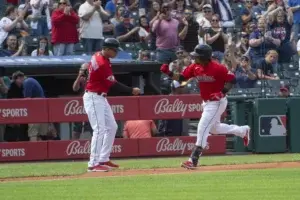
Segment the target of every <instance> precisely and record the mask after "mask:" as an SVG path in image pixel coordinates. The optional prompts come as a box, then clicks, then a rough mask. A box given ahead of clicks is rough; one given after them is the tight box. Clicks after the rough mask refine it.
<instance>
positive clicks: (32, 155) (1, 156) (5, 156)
mask: <svg viewBox="0 0 300 200" xmlns="http://www.w3.org/2000/svg"><path fill="white" fill-rule="evenodd" d="M47 146H48V142H0V161H5V162H7V161H32V160H46V159H47V158H48V155H47V153H48V149H47Z"/></svg>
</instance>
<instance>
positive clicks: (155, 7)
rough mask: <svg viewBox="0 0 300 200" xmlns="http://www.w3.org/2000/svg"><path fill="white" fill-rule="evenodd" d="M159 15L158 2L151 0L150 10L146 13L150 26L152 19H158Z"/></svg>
mask: <svg viewBox="0 0 300 200" xmlns="http://www.w3.org/2000/svg"><path fill="white" fill-rule="evenodd" d="M159 15H160V4H159V2H158V1H155V0H154V1H152V6H151V9H150V12H149V13H148V18H149V19H150V20H151V21H150V22H149V24H150V26H152V25H153V23H154V21H155V20H157V19H159Z"/></svg>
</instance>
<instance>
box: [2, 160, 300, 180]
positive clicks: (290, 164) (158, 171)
mask: <svg viewBox="0 0 300 200" xmlns="http://www.w3.org/2000/svg"><path fill="white" fill-rule="evenodd" d="M273 168H300V162H277V163H256V164H243V165H240V164H239V165H216V166H201V167H199V168H197V169H195V170H186V169H183V168H157V169H138V170H136V169H132V170H122V169H119V170H113V171H109V172H89V173H85V174H81V175H76V176H47V177H22V178H4V179H0V182H10V181H39V180H66V179H81V178H103V177H124V176H137V175H159V174H184V173H202V172H217V171H233V170H251V169H273Z"/></svg>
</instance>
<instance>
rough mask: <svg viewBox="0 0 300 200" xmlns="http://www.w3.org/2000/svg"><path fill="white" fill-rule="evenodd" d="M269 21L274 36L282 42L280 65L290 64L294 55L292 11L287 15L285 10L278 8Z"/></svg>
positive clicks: (279, 49)
mask: <svg viewBox="0 0 300 200" xmlns="http://www.w3.org/2000/svg"><path fill="white" fill-rule="evenodd" d="M268 20H269V26H270V29H271V31H272V35H273V36H274V38H276V39H279V40H280V46H279V47H278V53H279V57H278V63H289V62H290V61H291V57H292V56H293V53H294V52H293V49H292V43H291V32H292V26H293V13H292V12H291V11H290V10H289V11H288V12H287V13H285V12H284V10H283V8H281V7H278V8H277V9H276V12H272V14H269V15H268Z"/></svg>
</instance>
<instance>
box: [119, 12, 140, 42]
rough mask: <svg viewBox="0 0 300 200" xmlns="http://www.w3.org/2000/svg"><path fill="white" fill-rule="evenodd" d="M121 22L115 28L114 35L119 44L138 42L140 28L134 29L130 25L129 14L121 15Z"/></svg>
mask: <svg viewBox="0 0 300 200" xmlns="http://www.w3.org/2000/svg"><path fill="white" fill-rule="evenodd" d="M122 18H123V21H122V22H121V23H119V24H118V25H117V26H116V29H115V34H116V38H117V39H118V40H119V41H120V42H139V41H140V37H139V34H138V32H139V30H140V27H139V26H137V27H134V26H133V25H132V24H131V23H130V20H131V19H130V15H129V12H128V11H126V12H124V13H123V14H122Z"/></svg>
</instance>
